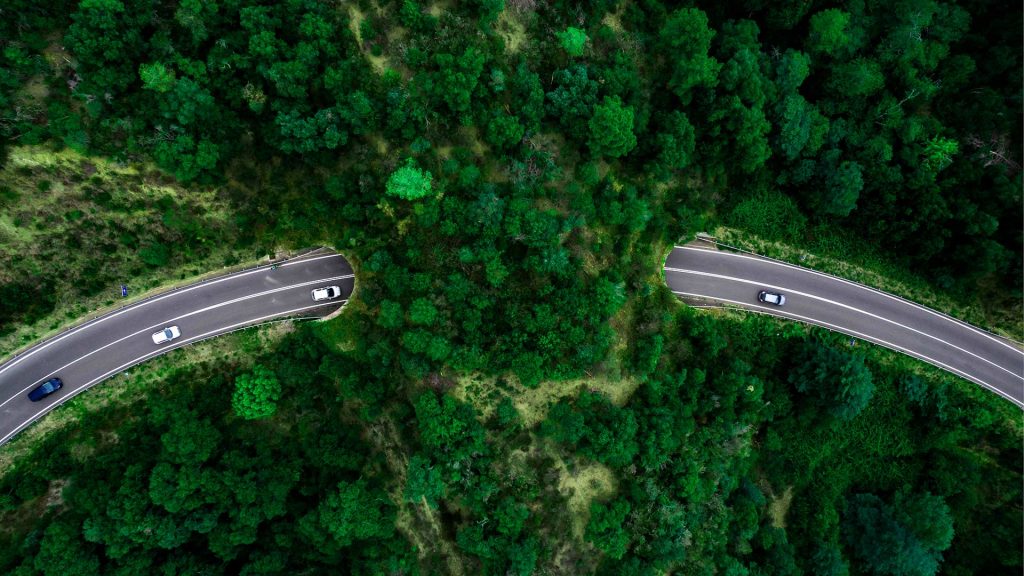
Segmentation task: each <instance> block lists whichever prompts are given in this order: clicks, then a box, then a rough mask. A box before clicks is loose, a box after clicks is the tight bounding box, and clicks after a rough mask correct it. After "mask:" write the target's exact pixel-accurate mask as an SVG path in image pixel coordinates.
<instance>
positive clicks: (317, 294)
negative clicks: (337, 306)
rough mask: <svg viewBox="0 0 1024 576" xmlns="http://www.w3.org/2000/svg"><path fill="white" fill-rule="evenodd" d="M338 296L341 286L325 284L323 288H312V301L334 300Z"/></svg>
mask: <svg viewBox="0 0 1024 576" xmlns="http://www.w3.org/2000/svg"><path fill="white" fill-rule="evenodd" d="M338 296H341V288H339V287H337V286H325V287H323V288H317V289H316V290H313V301H314V302H319V301H321V300H334V299H335V298H337V297H338Z"/></svg>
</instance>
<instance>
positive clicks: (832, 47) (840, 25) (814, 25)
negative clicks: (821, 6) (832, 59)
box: [807, 8, 850, 55]
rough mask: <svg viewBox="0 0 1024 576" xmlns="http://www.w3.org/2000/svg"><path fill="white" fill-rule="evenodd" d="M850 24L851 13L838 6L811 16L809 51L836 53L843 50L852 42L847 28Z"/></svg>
mask: <svg viewBox="0 0 1024 576" xmlns="http://www.w3.org/2000/svg"><path fill="white" fill-rule="evenodd" d="M849 24H850V14H849V13H847V12H843V11H842V10H839V9H836V8H829V9H828V10H822V11H821V12H818V13H817V14H815V15H814V16H811V21H810V34H809V35H808V37H807V50H808V52H811V53H815V52H818V53H821V54H828V55H835V54H836V53H837V52H840V51H842V50H843V49H844V48H846V46H847V45H848V44H849V43H850V38H849V36H848V35H847V29H846V28H847V26H848V25H849Z"/></svg>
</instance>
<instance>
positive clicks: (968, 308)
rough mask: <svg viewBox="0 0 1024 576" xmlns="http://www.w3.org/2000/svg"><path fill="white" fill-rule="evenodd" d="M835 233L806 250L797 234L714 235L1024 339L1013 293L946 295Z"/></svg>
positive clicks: (785, 217)
mask: <svg viewBox="0 0 1024 576" xmlns="http://www.w3.org/2000/svg"><path fill="white" fill-rule="evenodd" d="M741 206H742V205H741ZM768 217H770V218H771V219H772V220H773V221H774V222H780V223H784V222H789V221H790V220H791V219H792V218H793V215H792V214H790V213H788V212H786V211H781V212H778V213H776V212H772V213H771V214H769V215H768ZM829 230H830V232H829V233H828V234H824V233H817V234H812V235H809V236H808V237H807V238H810V239H809V240H799V242H800V244H801V245H802V247H801V246H797V245H796V243H797V242H798V239H797V238H798V237H797V236H796V235H792V234H789V235H787V236H786V238H787V239H785V240H781V241H779V240H770V239H768V238H767V237H765V236H759V235H757V234H753V233H750V232H746V231H742V230H737V229H735V228H729V227H725V226H719V227H718V228H715V230H714V231H713V232H712V234H713V235H714V236H715V237H716V238H717V239H718V240H719V241H720V242H724V243H726V244H730V245H733V246H736V247H738V248H743V249H745V250H749V251H751V252H756V253H758V254H762V255H764V256H769V257H771V258H776V259H778V260H782V261H784V262H790V263H792V264H796V265H799V266H804V267H807V268H811V269H813V270H818V271H821V272H826V273H828V274H833V275H835V276H839V277H840V278H846V279H848V280H853V281H855V282H860V283H861V284H866V285H868V286H872V287H874V288H878V289H879V290H884V291H885V292H889V293H891V294H894V295H896V296H900V297H903V298H906V299H908V300H912V301H914V302H917V303H919V304H922V305H924V306H927V307H929V308H933V309H935V310H938V311H940V312H943V313H945V314H948V315H950V316H952V317H954V318H957V319H960V320H963V321H964V322H968V323H970V324H973V325H975V326H979V327H982V328H984V329H986V330H990V331H992V332H995V333H997V334H1000V335H1001V336H1004V337H1006V338H1011V339H1013V340H1016V341H1018V342H1020V341H1024V323H1022V322H1021V318H1022V317H1024V302H1021V301H1020V300H1019V299H1016V298H1014V297H1013V295H1012V294H1006V295H1004V297H1003V298H1002V299H997V300H993V299H991V298H988V297H985V296H983V295H982V294H980V293H979V292H980V291H975V292H974V294H973V295H964V294H955V295H954V294H949V293H944V292H943V291H942V290H940V289H939V288H937V287H936V286H934V285H933V284H932V283H930V282H929V281H927V280H926V279H924V278H922V277H921V276H919V275H917V274H914V273H913V272H911V271H909V270H908V269H907V267H906V265H904V264H901V263H899V262H896V261H894V260H892V259H891V258H889V257H887V256H885V255H884V254H881V253H879V252H877V251H876V250H874V249H873V248H872V247H871V246H869V245H866V244H864V243H863V242H861V241H858V240H856V239H854V238H852V237H850V236H849V235H845V234H842V233H841V232H840V231H836V230H835V229H833V228H830V229H829ZM801 237H802V236H801Z"/></svg>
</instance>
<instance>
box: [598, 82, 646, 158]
mask: <svg viewBox="0 0 1024 576" xmlns="http://www.w3.org/2000/svg"><path fill="white" fill-rule="evenodd" d="M633 120H634V115H633V108H632V107H631V106H623V105H622V101H621V100H619V98H618V96H614V97H608V96H605V98H604V102H603V103H602V104H599V105H598V106H597V107H596V108H595V109H594V116H593V118H591V119H590V141H589V145H590V151H591V152H593V153H594V154H595V155H597V156H610V157H612V158H618V157H620V156H625V155H626V154H628V153H629V151H630V150H632V149H633V148H636V134H634V133H633Z"/></svg>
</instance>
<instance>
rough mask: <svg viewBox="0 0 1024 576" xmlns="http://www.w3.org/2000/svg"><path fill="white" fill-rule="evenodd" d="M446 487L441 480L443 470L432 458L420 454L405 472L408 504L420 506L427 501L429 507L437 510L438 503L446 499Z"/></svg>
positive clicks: (405, 493) (413, 458) (411, 459)
mask: <svg viewBox="0 0 1024 576" xmlns="http://www.w3.org/2000/svg"><path fill="white" fill-rule="evenodd" d="M444 495H445V486H444V480H443V479H442V478H441V468H440V467H439V466H437V465H435V464H434V463H433V462H431V461H430V458H426V457H424V456H420V455H419V454H417V455H415V456H413V457H412V458H410V459H409V467H408V468H407V469H406V472H405V491H404V493H403V498H405V501H406V502H409V503H412V504H419V503H420V502H422V501H425V502H426V503H427V505H428V506H430V507H431V508H433V509H435V510H436V509H437V506H438V502H439V501H440V500H441V498H444Z"/></svg>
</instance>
